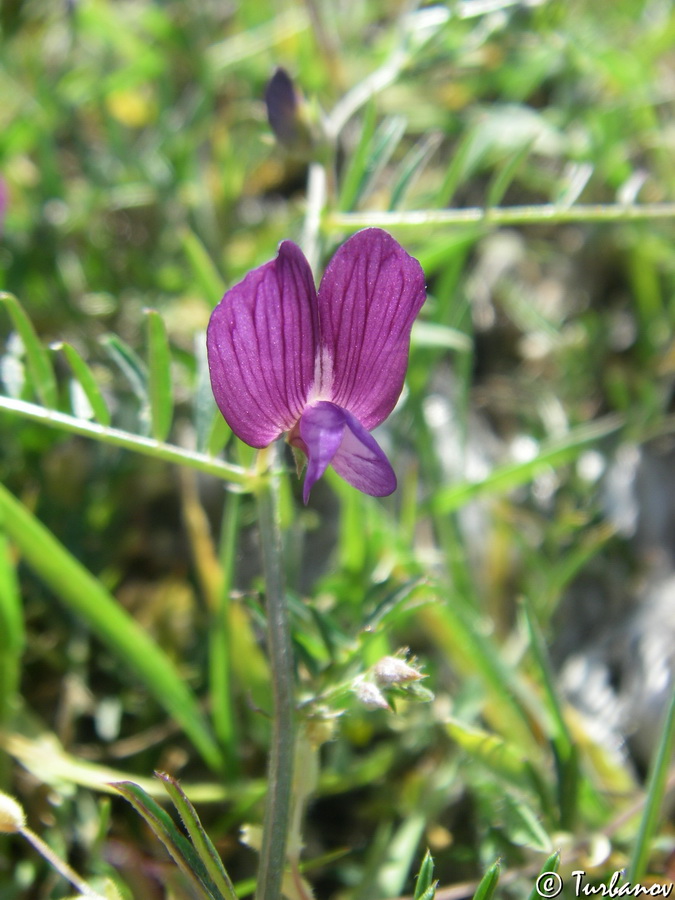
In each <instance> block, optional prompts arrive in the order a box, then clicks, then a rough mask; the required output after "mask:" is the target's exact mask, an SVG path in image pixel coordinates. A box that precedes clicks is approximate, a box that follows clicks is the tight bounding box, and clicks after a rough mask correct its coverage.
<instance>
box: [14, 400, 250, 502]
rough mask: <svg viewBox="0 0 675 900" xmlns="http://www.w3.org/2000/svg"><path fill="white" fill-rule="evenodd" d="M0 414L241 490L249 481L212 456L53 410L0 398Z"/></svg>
mask: <svg viewBox="0 0 675 900" xmlns="http://www.w3.org/2000/svg"><path fill="white" fill-rule="evenodd" d="M0 412H7V413H10V414H13V415H19V416H22V417H23V418H24V419H32V421H34V422H42V423H43V424H45V425H49V426H50V427H52V428H58V429H60V430H61V431H69V432H71V433H72V434H81V435H82V436H83V437H90V438H94V439H95V440H97V441H101V442H102V443H104V444H114V445H115V446H116V447H124V448H125V449H127V450H135V451H136V453H142V454H143V455H145V456H152V457H153V458H154V459H162V460H164V461H165V462H171V463H178V464H179V465H183V466H189V467H190V468H192V469H197V470H198V471H200V472H205V473H206V474H207V475H215V476H216V477H217V478H222V479H223V480H224V481H229V482H230V483H231V484H238V485H241V486H242V487H244V488H247V487H248V485H249V482H250V481H251V474H250V472H248V471H247V470H246V469H242V468H241V467H240V466H235V465H232V464H231V463H226V462H223V460H220V459H216V457H214V456H207V455H206V454H204V453H196V452H194V451H192V450H186V449H185V448H183V447H178V446H176V445H175V444H165V443H164V442H163V441H157V440H155V439H154V438H149V437H141V436H140V435H137V434H132V433H131V432H129V431H121V430H120V429H119V428H109V427H108V426H107V425H100V424H99V423H98V422H90V421H89V420H87V419H78V418H77V417H76V416H70V415H68V414H67V413H62V412H59V411H58V410H56V409H46V408H45V407H44V406H38V404H36V403H27V402H26V401H25V400H15V399H14V398H13V397H1V396H0Z"/></svg>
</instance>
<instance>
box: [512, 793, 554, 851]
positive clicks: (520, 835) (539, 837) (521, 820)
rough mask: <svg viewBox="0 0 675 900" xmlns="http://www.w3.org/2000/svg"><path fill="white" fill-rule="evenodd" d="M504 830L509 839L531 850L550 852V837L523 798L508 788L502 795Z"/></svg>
mask: <svg viewBox="0 0 675 900" xmlns="http://www.w3.org/2000/svg"><path fill="white" fill-rule="evenodd" d="M502 797H503V799H502V802H503V809H502V816H503V820H504V830H505V831H506V834H507V835H508V837H509V840H510V841H512V842H513V843H514V844H517V845H519V846H521V847H529V848H530V849H531V850H538V851H543V852H544V853H550V852H551V849H552V848H551V839H550V837H549V836H548V834H547V833H546V830H545V829H544V828H543V826H542V824H541V822H540V821H539V817H538V816H537V814H536V813H535V811H534V810H533V809H532V807H531V806H530V805H529V804H528V803H527V802H526V801H525V798H524V797H523V796H521V795H519V794H516V793H513V792H512V791H510V790H508V789H507V790H505V791H504V792H503V795H502Z"/></svg>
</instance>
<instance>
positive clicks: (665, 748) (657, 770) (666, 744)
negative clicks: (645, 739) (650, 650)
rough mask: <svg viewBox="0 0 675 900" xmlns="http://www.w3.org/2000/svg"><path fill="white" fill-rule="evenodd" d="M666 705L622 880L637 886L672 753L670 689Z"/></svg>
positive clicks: (674, 694) (673, 698)
mask: <svg viewBox="0 0 675 900" xmlns="http://www.w3.org/2000/svg"><path fill="white" fill-rule="evenodd" d="M672 688H673V686H672V683H671V695H670V703H669V704H668V706H667V708H666V710H665V715H664V717H663V728H662V730H661V737H660V738H659V743H658V746H657V748H656V753H655V755H654V759H653V761H652V765H651V767H650V770H649V777H648V780H647V797H646V802H645V808H644V812H643V814H642V820H641V822H640V827H639V829H638V834H637V838H636V839H635V847H634V848H633V853H632V856H631V861H630V866H629V867H628V874H627V875H626V880H627V881H629V882H630V883H631V884H637V883H638V882H640V881H642V880H643V879H644V876H645V874H646V872H647V864H648V863H649V854H650V852H651V842H652V838H653V836H654V834H655V833H656V829H657V827H658V823H659V816H660V812H661V807H662V805H663V799H664V794H665V789H666V781H667V777H668V770H669V768H670V766H671V764H672V760H673V751H674V750H675V691H674V690H673V689H672Z"/></svg>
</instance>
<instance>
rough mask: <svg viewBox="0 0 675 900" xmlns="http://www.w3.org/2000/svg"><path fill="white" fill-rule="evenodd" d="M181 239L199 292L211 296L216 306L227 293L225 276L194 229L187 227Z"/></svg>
mask: <svg viewBox="0 0 675 900" xmlns="http://www.w3.org/2000/svg"><path fill="white" fill-rule="evenodd" d="M181 241H182V243H183V250H184V251H185V255H186V256H187V259H188V262H189V263H190V267H191V269H192V274H193V275H194V277H195V282H196V285H197V288H198V289H199V292H200V293H201V294H203V295H204V296H205V297H210V298H211V302H212V304H213V305H214V306H215V305H216V303H217V302H218V301H219V300H220V298H221V297H222V296H223V294H224V293H225V281H224V280H223V277H222V276H221V274H220V272H219V271H218V269H217V267H216V264H215V263H214V262H213V260H212V259H211V257H210V256H209V253H208V250H207V249H206V247H205V246H204V244H203V243H202V242H201V240H200V239H199V238H198V237H197V235H196V234H195V233H194V232H193V231H190V229H189V228H185V229H184V230H183V231H182V232H181Z"/></svg>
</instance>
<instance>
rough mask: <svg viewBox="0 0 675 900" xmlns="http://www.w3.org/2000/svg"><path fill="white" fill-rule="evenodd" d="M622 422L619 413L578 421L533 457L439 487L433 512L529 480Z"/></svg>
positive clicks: (448, 509)
mask: <svg viewBox="0 0 675 900" xmlns="http://www.w3.org/2000/svg"><path fill="white" fill-rule="evenodd" d="M622 425H623V419H622V418H621V417H620V416H613V415H612V416H605V417H604V418H602V419H599V420H598V421H597V422H591V423H590V424H588V425H580V426H579V427H578V428H575V429H573V430H572V431H570V432H569V434H567V435H566V436H565V437H564V438H563V439H562V440H558V441H553V442H551V443H549V444H546V445H544V446H543V447H542V448H541V450H540V451H539V453H538V454H537V456H535V457H534V459H531V460H528V461H527V462H524V463H508V464H507V465H504V466H499V467H498V468H496V469H494V470H493V471H492V472H491V473H490V474H489V475H488V476H487V477H486V478H483V479H481V480H480V481H465V482H462V483H460V484H455V485H452V486H450V487H446V488H441V489H440V490H439V491H437V492H436V494H435V495H434V498H433V500H432V501H431V503H432V505H433V507H434V511H435V512H437V513H449V512H454V511H455V510H457V509H460V508H461V507H462V506H464V505H465V504H466V503H468V502H469V501H470V500H473V499H474V498H475V497H478V496H479V495H481V494H484V493H487V492H489V493H496V492H498V491H508V490H512V489H513V488H516V487H520V485H522V484H526V483H527V482H528V481H532V479H533V478H535V477H536V475H537V474H538V473H539V472H541V471H542V470H544V469H546V468H548V467H549V466H560V465H564V464H565V463H569V462H572V461H573V460H575V459H577V457H578V456H579V454H580V453H581V452H582V450H584V449H585V448H586V447H587V446H588V445H589V444H594V443H596V442H597V441H600V440H602V439H603V438H605V437H607V436H608V435H610V434H613V433H614V432H615V431H618V430H619V428H621V426H622Z"/></svg>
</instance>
